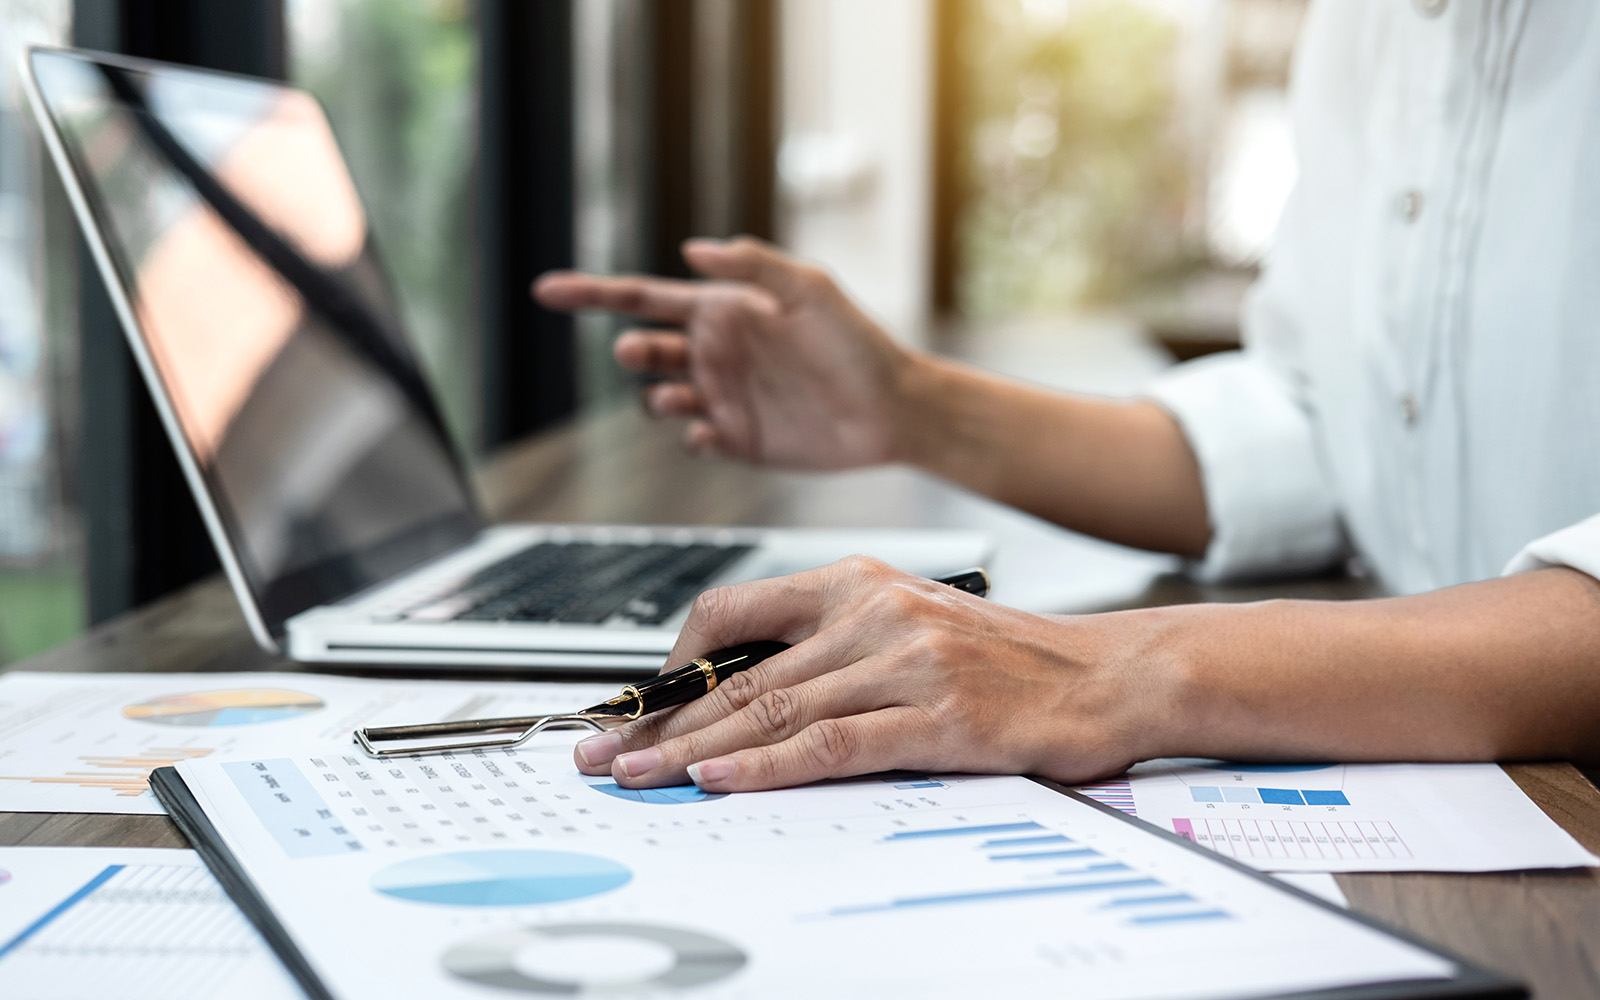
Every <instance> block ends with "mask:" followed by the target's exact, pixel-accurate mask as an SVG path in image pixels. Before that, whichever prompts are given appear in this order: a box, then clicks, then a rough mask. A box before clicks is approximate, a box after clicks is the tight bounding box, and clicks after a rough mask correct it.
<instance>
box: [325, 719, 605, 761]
mask: <svg viewBox="0 0 1600 1000" xmlns="http://www.w3.org/2000/svg"><path fill="white" fill-rule="evenodd" d="M607 718H608V719H609V718H615V717H607ZM496 722H501V723H506V725H501V726H495V725H492V724H493V723H496ZM519 726H520V730H519V731H518V732H516V733H515V734H513V735H510V736H502V737H500V738H498V739H492V740H460V741H457V742H453V743H430V744H426V745H424V746H406V747H379V746H378V744H379V743H387V742H394V741H396V740H411V739H421V738H423V737H427V736H452V735H462V734H468V733H482V732H496V731H503V730H507V729H514V728H518V727H519ZM574 728H587V729H593V730H594V731H595V732H597V733H603V732H605V731H606V727H605V725H604V724H603V723H602V721H601V719H600V718H598V717H596V716H594V715H590V714H588V713H586V712H575V713H573V714H571V715H537V716H530V717H527V718H522V719H477V720H469V721H467V722H462V723H449V722H440V723H432V724H430V725H425V726H384V727H372V726H364V727H362V728H360V729H357V730H356V731H355V734H354V735H355V741H356V743H358V744H359V745H360V746H361V749H362V750H363V751H365V752H366V754H367V756H369V757H376V758H379V759H382V758H386V757H410V756H412V755H414V754H435V753H461V752H470V751H473V750H509V749H510V748H512V747H515V746H520V745H521V744H523V743H525V742H527V741H528V740H530V739H532V738H533V737H534V736H535V735H537V734H539V733H541V732H543V731H544V730H546V729H574Z"/></svg>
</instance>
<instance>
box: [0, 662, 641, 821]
mask: <svg viewBox="0 0 1600 1000" xmlns="http://www.w3.org/2000/svg"><path fill="white" fill-rule="evenodd" d="M616 693H617V685H615V684H558V683H550V682H534V681H506V682H476V681H420V680H418V681H413V680H378V679H372V678H360V677H330V676H325V675H322V674H303V673H294V674H290V673H251V674H53V673H51V674H47V673H28V672H23V671H14V672H12V673H8V674H3V675H0V812H94V813H160V812H161V804H160V803H159V802H157V801H156V800H155V796H153V795H151V794H150V792H149V788H148V784H147V780H148V778H149V775H150V772H151V771H153V770H155V769H156V768H158V767H164V766H166V765H169V764H175V763H177V762H178V761H180V760H194V759H198V758H202V757H207V756H210V755H212V754H225V755H239V754H251V753H261V752H265V751H268V750H271V751H274V752H278V753H291V752H297V751H302V750H315V749H319V748H334V749H346V748H348V747H349V746H350V745H351V744H350V733H351V731H352V730H354V729H356V728H357V727H359V726H366V725H391V724H393V725H398V724H403V723H410V722H444V721H449V720H455V719H472V718H482V717H486V716H502V715H523V714H535V713H543V712H556V711H572V710H573V709H575V708H582V707H583V706H585V705H591V704H593V703H595V702H597V701H600V700H602V699H604V698H609V697H611V696H612V695H614V694H616Z"/></svg>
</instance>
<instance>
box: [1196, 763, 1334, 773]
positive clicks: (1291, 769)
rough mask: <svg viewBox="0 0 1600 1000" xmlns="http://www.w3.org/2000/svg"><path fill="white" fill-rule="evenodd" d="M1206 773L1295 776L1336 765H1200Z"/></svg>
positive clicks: (1324, 769)
mask: <svg viewBox="0 0 1600 1000" xmlns="http://www.w3.org/2000/svg"><path fill="white" fill-rule="evenodd" d="M1200 766H1201V767H1203V768H1205V769H1206V770H1208V771H1238V772H1240V773H1242V774H1296V773H1299V772H1302V771H1326V770H1327V769H1328V768H1330V767H1338V766H1339V765H1338V764H1226V763H1224V764H1201V765H1200Z"/></svg>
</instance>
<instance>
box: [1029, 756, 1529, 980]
mask: <svg viewBox="0 0 1600 1000" xmlns="http://www.w3.org/2000/svg"><path fill="white" fill-rule="evenodd" d="M1026 777H1027V778H1028V780H1029V781H1032V782H1034V783H1035V784H1039V785H1043V786H1044V787H1045V788H1048V789H1050V790H1051V791H1053V792H1059V793H1060V794H1062V795H1065V796H1066V797H1067V798H1069V799H1073V800H1075V801H1077V802H1081V803H1083V804H1084V805H1086V806H1089V807H1090V808H1092V809H1095V810H1097V811H1099V812H1102V813H1105V814H1106V815H1108V816H1114V817H1116V818H1117V819H1119V820H1121V821H1122V822H1124V823H1131V824H1133V825H1134V826H1136V827H1138V828H1139V829H1140V830H1143V831H1146V832H1148V833H1150V834H1152V835H1154V836H1157V837H1160V838H1163V839H1165V840H1167V841H1168V842H1170V843H1174V844H1177V845H1179V846H1181V847H1183V848H1184V849H1185V850H1188V851H1193V852H1195V853H1196V854H1200V855H1203V856H1204V857H1206V858H1208V859H1210V860H1212V861H1216V862H1218V863H1219V864H1221V865H1223V866H1224V867H1228V868H1232V869H1233V870H1234V871H1236V872H1239V873H1240V874H1243V875H1248V876H1250V877H1251V878H1253V879H1255V880H1256V881H1258V882H1265V883H1267V884H1268V885H1270V886H1272V887H1273V888H1274V889H1277V890H1278V891H1280V892H1286V893H1288V894H1289V895H1291V896H1297V897H1299V898H1300V899H1302V900H1305V901H1306V902H1308V903H1311V904H1313V905H1314V906H1317V907H1320V908H1321V909H1324V910H1327V911H1328V912H1330V913H1334V914H1337V915H1338V916H1340V917H1343V918H1344V919H1346V920H1353V921H1355V922H1356V923H1358V924H1364V925H1365V926H1367V927H1370V928H1372V929H1373V930H1375V931H1378V932H1379V933H1380V934H1384V935H1386V936H1388V937H1392V938H1397V939H1399V940H1401V941H1404V942H1405V943H1406V944H1409V945H1412V946H1413V947H1416V948H1419V949H1421V950H1422V951H1425V952H1427V953H1428V954H1430V955H1436V956H1438V957H1439V958H1442V959H1445V960H1446V961H1449V962H1453V963H1455V966H1456V971H1457V975H1456V976H1455V978H1452V979H1407V980H1401V981H1396V982H1387V983H1368V984H1366V985H1364V986H1341V987H1337V988H1335V989H1328V990H1310V991H1305V992H1300V993H1274V994H1268V995H1267V997H1266V998H1263V1000H1267V998H1270V1000H1291V998H1292V1000H1434V998H1443V997H1459V998H1467V1000H1527V998H1528V997H1529V996H1530V995H1531V994H1530V993H1529V992H1528V987H1527V986H1526V985H1525V984H1523V983H1520V982H1518V981H1516V980H1514V979H1510V978H1507V977H1506V976H1504V975H1501V974H1500V973H1497V972H1492V971H1490V970H1488V969H1485V968H1484V967H1483V966H1481V965H1478V964H1476V963H1475V962H1472V961H1470V960H1468V959H1466V958H1463V957H1461V956H1460V955H1457V954H1456V953H1454V952H1452V951H1449V950H1447V949H1444V948H1441V947H1439V946H1438V945H1436V944H1432V943H1431V942H1428V941H1424V940H1423V939H1421V938H1419V937H1417V936H1416V935H1414V934H1412V933H1410V932H1409V931H1404V930H1400V929H1398V928H1395V927H1391V926H1389V925H1388V924H1385V923H1384V922H1383V921H1381V920H1378V919H1376V918H1374V917H1369V916H1367V915H1366V914H1364V913H1357V912H1356V911H1354V910H1346V909H1344V908H1342V907H1339V906H1335V905H1334V904H1333V903H1330V902H1328V901H1327V900H1325V899H1322V898H1320V897H1318V896H1314V895H1312V894H1311V893H1309V892H1306V891H1305V890H1304V889H1301V888H1298V887H1297V886H1292V885H1290V884H1289V883H1287V882H1280V881H1278V880H1277V879H1275V878H1273V877H1272V876H1271V875H1268V874H1267V873H1265V872H1262V871H1258V870H1256V869H1254V868H1251V867H1250V866H1249V865H1247V864H1245V863H1244V862H1242V861H1238V860H1235V859H1233V858H1230V857H1228V856H1227V855H1224V854H1218V853H1217V852H1216V851H1213V850H1210V849H1209V848H1205V847H1201V846H1200V845H1199V844H1197V843H1195V842H1194V841H1192V840H1189V839H1187V838H1184V837H1180V836H1178V835H1177V834H1176V833H1172V832H1171V831H1168V830H1163V829H1161V828H1160V827H1158V826H1156V825H1155V824H1153V823H1146V822H1145V821H1144V820H1142V819H1139V818H1137V817H1135V816H1129V815H1128V814H1127V813H1125V812H1123V811H1122V810H1120V809H1117V808H1114V807H1112V806H1108V805H1106V804H1105V803H1104V802H1096V801H1095V800H1094V799H1091V798H1089V797H1088V796H1087V795H1084V794H1082V793H1081V792H1076V791H1073V790H1072V789H1071V788H1068V787H1067V786H1066V785H1061V784H1057V783H1056V782H1054V781H1051V780H1050V779H1048V778H1040V777H1036V776H1034V775H1031V774H1030V775H1026Z"/></svg>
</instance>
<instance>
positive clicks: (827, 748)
mask: <svg viewBox="0 0 1600 1000" xmlns="http://www.w3.org/2000/svg"><path fill="white" fill-rule="evenodd" d="M809 733H810V737H811V738H810V739H809V740H807V741H806V748H807V750H808V751H809V753H810V754H811V757H812V760H813V762H814V763H815V764H816V765H817V766H818V767H820V768H821V769H822V770H823V771H824V772H826V773H828V774H830V775H831V774H833V773H834V772H836V771H838V770H841V769H843V768H845V767H848V766H849V764H850V762H851V761H853V760H855V759H856V757H857V756H859V755H860V753H861V738H860V736H859V735H857V733H856V731H855V730H854V729H852V728H851V727H849V726H847V725H845V723H844V722H843V721H841V720H839V719H822V720H821V721H819V722H816V723H813V724H812V726H811V728H810V730H809Z"/></svg>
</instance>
